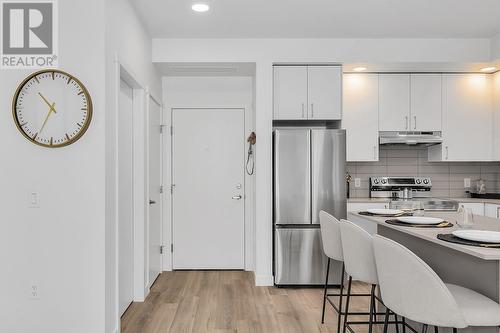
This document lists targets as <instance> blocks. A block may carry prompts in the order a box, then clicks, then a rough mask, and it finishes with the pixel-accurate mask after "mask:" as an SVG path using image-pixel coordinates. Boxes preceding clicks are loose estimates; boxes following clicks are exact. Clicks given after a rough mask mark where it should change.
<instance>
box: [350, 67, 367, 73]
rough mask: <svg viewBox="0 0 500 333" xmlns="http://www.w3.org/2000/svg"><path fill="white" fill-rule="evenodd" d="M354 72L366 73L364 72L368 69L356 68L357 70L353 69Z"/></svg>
mask: <svg viewBox="0 0 500 333" xmlns="http://www.w3.org/2000/svg"><path fill="white" fill-rule="evenodd" d="M353 71H355V72H364V71H366V67H355V68H353Z"/></svg>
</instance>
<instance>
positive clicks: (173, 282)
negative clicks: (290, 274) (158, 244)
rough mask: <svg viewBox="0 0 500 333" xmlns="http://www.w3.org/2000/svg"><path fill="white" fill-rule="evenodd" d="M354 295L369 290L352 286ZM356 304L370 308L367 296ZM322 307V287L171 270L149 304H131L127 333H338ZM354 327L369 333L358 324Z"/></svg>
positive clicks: (355, 307)
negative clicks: (274, 284)
mask: <svg viewBox="0 0 500 333" xmlns="http://www.w3.org/2000/svg"><path fill="white" fill-rule="evenodd" d="M353 291H354V292H364V291H368V288H367V287H366V286H364V285H361V284H355V285H354V284H353ZM353 300H354V301H353V302H352V303H351V304H352V308H351V309H352V310H364V309H366V310H367V309H368V300H365V297H355V298H354V299H353ZM321 306H322V290H321V289H317V288H304V289H284V288H275V287H256V286H255V285H254V279H253V273H250V272H239V271H238V272H234V271H225V272H222V271H188V272H185V271H177V272H167V273H163V274H162V275H161V276H160V277H159V278H158V280H157V281H156V283H155V284H154V286H153V288H152V290H151V293H150V295H149V296H148V298H147V299H146V301H145V302H144V303H134V304H132V305H131V306H130V308H129V309H128V310H127V312H126V313H125V314H124V316H123V318H122V332H123V333H138V332H141V333H159V332H175V333H177V332H210V333H216V332H217V333H222V332H224V333H225V332H265V333H275V332H276V333H277V332H283V333H294V332H297V333H299V332H300V333H309V332H311V333H312V332H336V331H337V321H336V319H337V317H336V314H335V312H333V311H332V310H331V308H330V307H329V306H328V304H327V314H326V320H325V324H321ZM355 329H356V333H358V332H360V333H361V332H366V331H367V329H366V328H365V327H364V326H359V325H358V326H356V327H355ZM375 332H380V330H379V329H377V330H375Z"/></svg>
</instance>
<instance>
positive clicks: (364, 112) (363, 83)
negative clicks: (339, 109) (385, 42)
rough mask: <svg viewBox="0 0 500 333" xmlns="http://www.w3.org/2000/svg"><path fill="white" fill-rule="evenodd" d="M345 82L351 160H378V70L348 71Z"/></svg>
mask: <svg viewBox="0 0 500 333" xmlns="http://www.w3.org/2000/svg"><path fill="white" fill-rule="evenodd" d="M343 85H344V88H343V94H344V97H343V103H344V106H343V117H342V128H344V129H345V130H346V144H347V161H349V162H354V161H378V158H379V156H378V155H379V145H378V74H345V75H344V80H343Z"/></svg>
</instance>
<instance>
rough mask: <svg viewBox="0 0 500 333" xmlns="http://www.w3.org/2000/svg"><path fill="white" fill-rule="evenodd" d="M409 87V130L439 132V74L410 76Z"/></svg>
mask: <svg viewBox="0 0 500 333" xmlns="http://www.w3.org/2000/svg"><path fill="white" fill-rule="evenodd" d="M410 86H411V94H410V99H411V111H410V130H412V131H441V74H412V75H411V84H410Z"/></svg>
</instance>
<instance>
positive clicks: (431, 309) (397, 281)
mask: <svg viewBox="0 0 500 333" xmlns="http://www.w3.org/2000/svg"><path fill="white" fill-rule="evenodd" d="M373 247H374V252H375V260H376V266H377V274H378V279H379V285H380V291H381V295H382V300H383V301H384V304H385V305H386V307H387V310H389V309H390V310H391V311H393V312H395V313H397V314H398V315H401V316H403V317H405V318H407V319H410V320H413V321H415V322H419V323H422V324H423V331H424V332H425V331H426V330H427V327H428V326H429V325H432V326H434V329H435V331H436V332H437V331H438V327H451V328H453V332H454V333H456V332H457V329H458V328H465V327H468V326H499V325H500V304H498V303H496V302H495V301H493V300H491V299H490V298H488V297H486V296H484V295H481V294H479V293H477V292H475V291H472V290H470V289H467V288H464V287H460V286H457V285H453V284H445V283H444V282H443V281H442V280H441V278H439V276H438V275H437V274H436V273H435V272H434V271H433V270H432V268H430V267H429V266H428V265H427V264H426V263H425V262H424V261H422V259H420V258H419V257H418V256H417V255H415V254H414V253H413V252H411V251H410V250H409V249H407V248H406V247H404V246H403V245H401V244H399V243H397V242H395V241H393V240H390V239H387V238H385V237H382V236H379V235H376V236H374V238H373ZM344 252H345V251H344ZM396 263H397V264H396ZM385 322H386V323H385V325H384V333H385V332H387V312H386V320H385Z"/></svg>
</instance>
